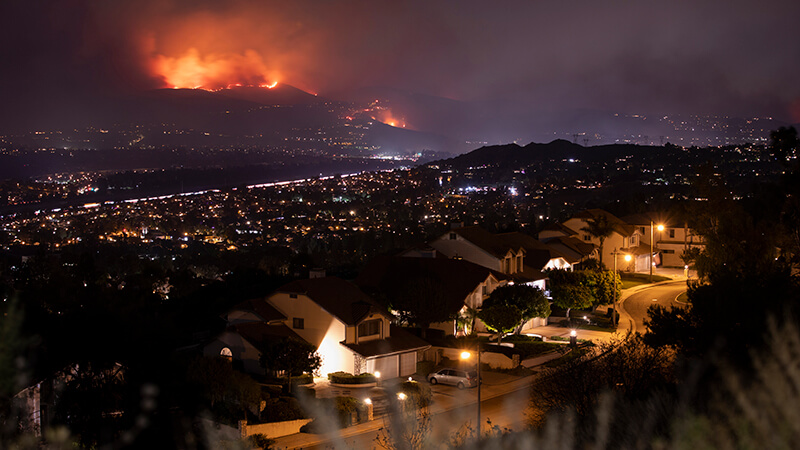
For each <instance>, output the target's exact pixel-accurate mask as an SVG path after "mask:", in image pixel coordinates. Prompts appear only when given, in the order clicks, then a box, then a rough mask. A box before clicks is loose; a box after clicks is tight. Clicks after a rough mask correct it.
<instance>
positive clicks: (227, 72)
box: [153, 48, 279, 91]
mask: <svg viewBox="0 0 800 450" xmlns="http://www.w3.org/2000/svg"><path fill="white" fill-rule="evenodd" d="M153 69H154V70H155V72H156V73H157V74H158V75H159V76H161V77H162V78H163V79H164V82H165V84H166V85H167V86H168V87H172V88H175V89H180V88H189V89H204V90H208V91H216V90H220V89H230V88H233V87H241V86H252V87H256V86H257V87H262V88H268V89H272V88H274V87H275V86H277V85H278V81H277V80H278V79H279V76H278V74H277V73H276V72H275V71H272V70H270V69H269V68H268V67H267V65H266V64H265V63H264V61H263V60H262V58H261V55H260V54H259V53H258V52H256V51H254V50H247V51H245V52H244V53H243V54H235V53H229V54H217V53H208V54H205V55H201V54H200V52H199V51H198V50H197V49H195V48H190V49H189V50H187V51H186V52H185V53H184V54H183V55H182V56H179V57H169V56H164V55H156V56H155V58H154V61H153Z"/></svg>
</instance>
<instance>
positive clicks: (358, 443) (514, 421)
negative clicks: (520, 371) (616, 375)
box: [310, 385, 529, 449]
mask: <svg viewBox="0 0 800 450" xmlns="http://www.w3.org/2000/svg"><path fill="white" fill-rule="evenodd" d="M434 392H435V393H436V394H437V395H436V398H442V401H444V402H446V400H447V397H452V396H460V395H466V396H469V397H470V399H471V400H472V401H471V403H468V404H466V405H464V406H460V407H455V408H453V409H451V410H448V411H443V412H441V413H438V414H435V415H433V416H431V433H430V439H431V441H432V442H446V441H449V440H450V437H451V435H452V434H453V433H455V432H456V431H458V430H459V429H460V428H461V427H462V426H463V425H469V426H470V427H472V428H474V427H475V421H476V419H477V408H476V404H475V399H476V397H477V390H476V389H474V388H473V389H466V390H463V391H459V390H458V388H456V387H452V386H441V385H440V386H436V387H434ZM528 406H529V395H528V388H527V387H525V388H523V389H520V390H516V391H512V392H508V393H506V394H504V395H501V396H499V397H495V398H492V399H490V400H484V401H482V402H481V418H482V424H481V427H482V428H481V432H482V434H483V433H485V432H486V431H487V430H488V426H487V424H486V420H487V419H489V420H491V421H492V425H493V426H494V425H496V426H498V427H500V429H503V428H509V429H512V430H522V429H524V428H525V427H526V410H527V408H528ZM379 421H380V422H381V423H382V424H383V423H387V424H388V418H387V420H385V421H384V420H383V419H379ZM378 434H379V431H376V430H368V431H365V432H364V433H362V434H358V435H354V436H348V437H346V438H345V439H343V441H342V442H341V443H340V444H339V445H334V444H333V443H331V442H327V443H324V444H320V445H317V446H312V447H310V448H318V449H325V448H346V449H372V448H381V447H380V446H379V445H378V444H377V442H376V440H375V439H376V437H377V436H378Z"/></svg>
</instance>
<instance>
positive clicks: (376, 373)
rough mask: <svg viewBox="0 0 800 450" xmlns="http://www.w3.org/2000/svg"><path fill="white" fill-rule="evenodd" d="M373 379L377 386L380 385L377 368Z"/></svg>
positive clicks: (379, 374) (379, 375)
mask: <svg viewBox="0 0 800 450" xmlns="http://www.w3.org/2000/svg"><path fill="white" fill-rule="evenodd" d="M375 381H377V383H376V384H377V385H378V386H380V385H381V373H380V372H378V371H377V370H376V371H375Z"/></svg>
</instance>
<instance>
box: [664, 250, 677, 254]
mask: <svg viewBox="0 0 800 450" xmlns="http://www.w3.org/2000/svg"><path fill="white" fill-rule="evenodd" d="M661 251H662V252H664V254H667V255H671V254H673V253H675V250H661Z"/></svg>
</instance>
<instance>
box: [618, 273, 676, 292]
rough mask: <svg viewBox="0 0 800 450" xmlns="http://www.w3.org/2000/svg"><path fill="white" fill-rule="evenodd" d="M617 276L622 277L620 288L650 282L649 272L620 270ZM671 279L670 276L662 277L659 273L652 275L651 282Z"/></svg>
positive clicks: (628, 287)
mask: <svg viewBox="0 0 800 450" xmlns="http://www.w3.org/2000/svg"><path fill="white" fill-rule="evenodd" d="M619 277H620V278H621V279H622V289H630V288H632V287H634V286H639V285H640V284H649V283H650V274H647V273H630V272H620V274H619ZM671 279H672V278H669V277H662V276H661V275H653V283H658V282H660V281H669V280H671Z"/></svg>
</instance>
